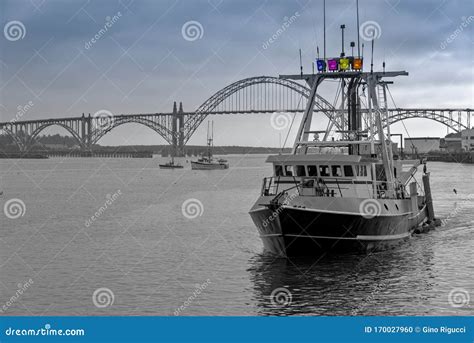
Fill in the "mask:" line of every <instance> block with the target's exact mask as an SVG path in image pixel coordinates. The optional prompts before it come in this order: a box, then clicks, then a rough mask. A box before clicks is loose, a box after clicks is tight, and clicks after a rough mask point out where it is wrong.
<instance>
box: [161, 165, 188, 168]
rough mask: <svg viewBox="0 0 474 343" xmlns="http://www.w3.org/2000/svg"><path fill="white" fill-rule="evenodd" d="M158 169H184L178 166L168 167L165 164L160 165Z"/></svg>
mask: <svg viewBox="0 0 474 343" xmlns="http://www.w3.org/2000/svg"><path fill="white" fill-rule="evenodd" d="M159 166H160V169H182V168H184V167H183V166H178V165H175V166H169V165H166V164H160V165H159Z"/></svg>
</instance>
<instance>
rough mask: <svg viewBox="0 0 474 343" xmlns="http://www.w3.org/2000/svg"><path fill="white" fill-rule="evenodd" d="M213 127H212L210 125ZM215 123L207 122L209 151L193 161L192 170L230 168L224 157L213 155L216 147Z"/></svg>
mask: <svg viewBox="0 0 474 343" xmlns="http://www.w3.org/2000/svg"><path fill="white" fill-rule="evenodd" d="M211 125H212V128H211V129H210V126H211ZM209 129H210V130H209ZM213 142H214V123H213V122H211V123H210V122H208V123H207V151H206V153H205V154H202V155H201V157H200V158H199V159H198V160H197V161H191V169H192V170H215V169H228V168H229V163H227V160H224V159H217V160H216V159H215V158H214V156H213V155H212V150H213V148H214V143H213Z"/></svg>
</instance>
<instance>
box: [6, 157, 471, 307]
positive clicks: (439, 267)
mask: <svg viewBox="0 0 474 343" xmlns="http://www.w3.org/2000/svg"><path fill="white" fill-rule="evenodd" d="M265 157H266V156H261V155H258V156H247V157H244V156H229V157H227V158H228V160H229V162H230V165H231V169H229V170H227V171H191V170H190V166H189V164H186V168H185V169H183V170H174V171H169V170H159V169H158V167H157V164H158V162H159V161H162V159H157V158H154V159H59V158H58V159H50V160H15V161H14V160H0V177H1V178H0V192H1V191H3V195H0V204H1V205H2V208H3V207H4V204H5V203H6V202H7V201H8V200H9V199H11V198H19V199H21V200H22V201H23V202H24V203H25V207H26V211H25V214H24V216H23V217H20V218H18V219H9V218H7V217H6V216H4V215H3V213H1V212H0V214H1V215H0V266H1V267H0V309H1V308H2V306H3V305H5V304H7V301H9V299H10V298H11V297H12V296H15V294H16V293H17V290H18V288H19V285H18V284H19V283H20V284H24V283H26V282H28V280H29V279H30V278H31V279H32V281H33V283H32V284H31V285H30V286H29V287H28V288H27V289H26V290H25V291H24V292H23V294H21V295H20V296H19V297H18V298H17V299H15V300H14V301H13V302H10V303H9V305H8V304H7V305H8V306H6V307H7V309H6V311H5V314H10V315H28V314H33V315H173V314H174V312H175V311H178V312H179V314H180V315H272V314H296V315H351V314H357V315H428V314H429V315H469V314H472V313H473V310H474V282H473V281H474V266H473V261H474V249H473V248H474V211H473V210H474V205H473V202H472V201H471V202H470V203H469V202H466V201H465V200H466V199H467V198H468V196H469V194H473V193H474V183H473V176H474V165H459V164H443V163H430V164H429V165H428V167H429V170H430V171H431V172H432V188H433V193H434V197H435V210H436V213H437V216H438V217H446V216H448V215H449V214H453V217H452V218H451V219H450V220H449V221H448V223H447V225H446V226H445V227H441V228H438V229H437V230H436V231H434V232H431V233H429V234H424V235H419V236H415V237H413V238H412V239H411V240H410V241H409V242H407V243H406V244H404V245H403V246H402V247H401V248H400V249H398V250H396V251H389V252H382V253H376V254H373V255H368V256H367V255H366V256H360V255H359V256H357V255H353V256H343V257H334V256H333V257H331V256H326V257H324V258H322V259H318V260H317V259H304V260H303V259H296V260H285V259H274V258H273V257H271V256H265V255H262V244H261V242H260V239H259V237H258V235H257V233H256V229H255V228H254V226H253V223H252V222H251V220H250V217H249V216H248V214H247V211H248V210H249V208H250V207H251V205H252V203H253V202H254V201H255V199H256V198H257V196H258V193H259V190H260V186H261V179H262V177H263V176H267V175H269V174H270V168H269V166H267V165H265V163H264V159H265ZM183 162H184V163H185V161H184V160H183ZM453 188H456V189H457V191H458V194H457V195H456V194H455V193H454V192H453ZM107 199H109V204H108V205H107V208H106V209H105V210H104V208H103V209H102V210H100V208H101V207H104V204H105V202H106V201H107ZM188 199H197V200H199V202H200V203H201V204H202V208H199V204H198V206H197V207H196V208H195V209H197V210H198V214H201V215H200V216H199V215H198V216H197V217H196V218H193V219H190V218H187V217H186V216H184V215H183V211H182V205H183V203H184V202H185V201H186V200H188ZM103 210H104V211H103ZM192 210H193V208H192V206H191V207H190V211H189V213H188V216H192V215H193V212H192ZM96 212H98V214H99V215H98V216H96V217H95V218H94V219H91V217H92V216H94V214H95V213H96ZM86 221H87V225H86ZM104 287H105V288H108V289H109V290H110V291H111V292H112V293H113V303H112V304H109V306H106V307H96V306H95V305H94V303H93V294H94V291H96V290H97V289H99V288H104ZM279 287H284V288H286V289H287V290H288V291H289V292H290V293H291V303H290V304H288V305H286V306H278V304H276V305H275V304H273V303H272V301H271V300H272V299H271V297H270V295H271V293H272V291H274V290H275V289H277V288H279ZM455 288H461V289H463V290H465V291H467V292H468V293H469V294H468V295H470V298H471V303H470V304H469V305H465V306H463V307H458V308H457V307H452V306H450V304H449V302H448V294H449V293H450V291H451V290H453V289H455ZM107 292H109V291H107ZM107 294H109V295H110V297H109V298H108V299H109V300H111V299H112V298H111V296H112V295H111V294H110V293H107ZM283 295H285V294H283ZM461 296H464V297H465V296H466V294H463V295H461ZM96 299H97V298H96ZM104 299H105V305H107V304H108V303H107V301H106V300H108V299H107V298H102V300H98V301H99V306H100V305H101V304H104V303H102V302H100V301H104ZM283 300H289V298H288V296H287V298H284V299H283ZM109 303H110V301H109Z"/></svg>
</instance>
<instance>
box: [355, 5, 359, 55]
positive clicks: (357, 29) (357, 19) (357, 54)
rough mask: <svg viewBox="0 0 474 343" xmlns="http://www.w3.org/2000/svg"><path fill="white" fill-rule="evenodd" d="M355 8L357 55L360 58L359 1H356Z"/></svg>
mask: <svg viewBox="0 0 474 343" xmlns="http://www.w3.org/2000/svg"><path fill="white" fill-rule="evenodd" d="M356 7H357V55H358V56H359V58H360V32H359V28H360V26H359V0H356Z"/></svg>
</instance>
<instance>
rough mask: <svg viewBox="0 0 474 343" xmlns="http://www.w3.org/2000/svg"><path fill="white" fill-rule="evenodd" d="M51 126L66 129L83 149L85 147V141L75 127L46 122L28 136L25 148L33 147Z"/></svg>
mask: <svg viewBox="0 0 474 343" xmlns="http://www.w3.org/2000/svg"><path fill="white" fill-rule="evenodd" d="M50 126H60V127H62V128H64V129H65V130H66V131H67V132H69V133H70V134H71V136H72V137H74V139H75V140H76V141H77V143H78V144H79V145H80V146H81V147H84V144H83V141H82V139H81V136H80V134H79V132H78V131H77V130H75V128H74V127H71V126H68V125H67V124H65V123H61V122H46V123H44V124H42V125H39V126H38V127H36V128H35V129H34V130H33V132H31V133H30V135H29V136H28V138H27V141H26V142H25V146H26V147H29V146H31V144H32V143H33V142H34V141H35V140H36V138H37V137H38V135H39V134H40V133H41V132H42V131H43V130H44V129H46V128H48V127H50Z"/></svg>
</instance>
